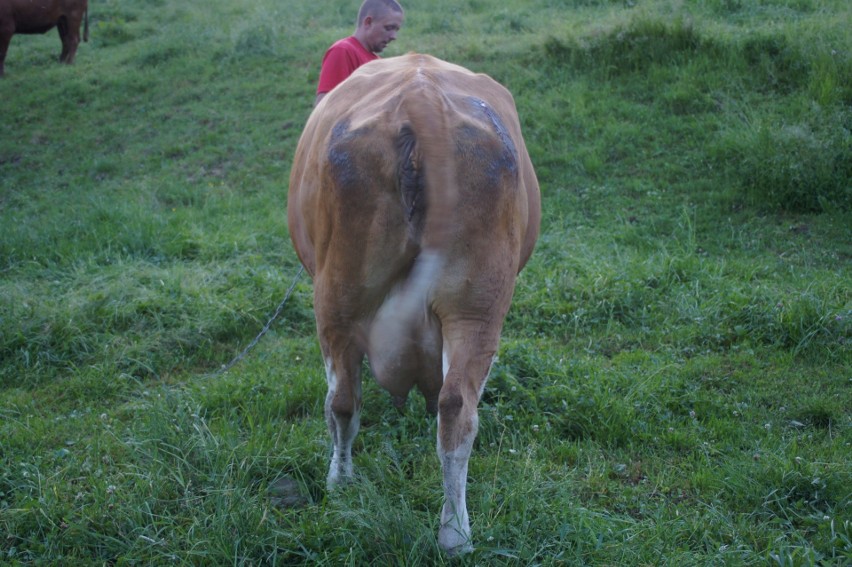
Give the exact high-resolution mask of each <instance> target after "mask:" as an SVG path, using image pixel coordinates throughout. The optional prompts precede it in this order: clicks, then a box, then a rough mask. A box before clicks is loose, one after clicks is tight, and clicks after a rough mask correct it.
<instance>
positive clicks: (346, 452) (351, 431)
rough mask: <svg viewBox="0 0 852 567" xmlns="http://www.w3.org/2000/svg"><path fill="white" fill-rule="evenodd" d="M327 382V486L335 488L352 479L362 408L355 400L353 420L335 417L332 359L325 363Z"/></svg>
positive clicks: (335, 391)
mask: <svg viewBox="0 0 852 567" xmlns="http://www.w3.org/2000/svg"><path fill="white" fill-rule="evenodd" d="M325 372H326V381H327V382H328V393H327V394H326V396H325V417H326V421H327V422H328V427H329V433H330V434H331V442H332V456H331V463H330V464H329V467H328V477H327V479H326V484H327V486H328V487H329V488H334V487H335V486H337V485H338V484H340V483H341V482H343V481H345V480H347V479H349V478H351V477H352V474H353V470H352V443H353V441H354V440H355V436H356V435H357V434H358V429H359V427H360V424H361V419H360V413H361V412H360V408H359V407H358V406H359V404H358V401H357V400H354V405H355V408H354V411H353V413H352V417H351V418H344V417H342V416H340V415H335V414H334V412H333V411H332V409H331V404H332V401H333V400H334V395H335V394H336V393H337V381H338V379H337V374H336V373H335V372H334V365H333V363H332V361H331V358H327V359H326V361H325ZM355 394H356V396H357V399H360V397H361V392H360V388H359V389H358V391H356V393H355Z"/></svg>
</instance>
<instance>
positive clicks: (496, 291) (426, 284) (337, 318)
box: [287, 54, 541, 553]
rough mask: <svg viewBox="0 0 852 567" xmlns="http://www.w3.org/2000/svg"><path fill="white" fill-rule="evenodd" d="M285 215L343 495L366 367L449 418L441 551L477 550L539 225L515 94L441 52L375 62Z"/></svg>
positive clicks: (400, 393)
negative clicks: (473, 504)
mask: <svg viewBox="0 0 852 567" xmlns="http://www.w3.org/2000/svg"><path fill="white" fill-rule="evenodd" d="M287 217H288V222H289V228H290V236H291V238H292V240H293V244H294V246H295V248H296V251H297V253H298V255H299V259H300V260H301V261H302V264H304V266H305V268H306V269H307V271H308V272H309V273H310V274H311V276H312V277H313V280H314V311H315V313H316V321H317V334H318V335H319V341H320V346H321V349H322V355H323V357H324V361H325V369H326V376H327V379H328V394H327V396H326V400H325V414H326V420H327V421H328V427H329V430H330V432H331V438H332V442H333V456H332V459H331V466H330V468H329V472H328V484H329V486H330V487H334V486H335V485H336V484H338V483H339V482H341V481H343V480H345V479H347V478H348V477H351V476H352V453H351V451H352V442H353V439H354V438H355V435H356V433H357V432H358V426H359V414H360V410H361V378H360V368H361V362H362V360H363V358H364V356H365V355H366V356H367V358H368V359H369V361H370V365H371V368H372V370H373V374H374V375H375V376H376V379H377V381H378V382H379V384H380V385H381V386H382V387H383V388H385V389H387V390H388V391H389V392H390V393H391V395H392V396H393V399H394V402H395V403H396V404H397V406H398V407H401V406H402V404H404V402H405V399H406V397H407V395H408V392H409V391H410V390H411V389H412V388H413V387H415V386H416V387H417V388H418V389H419V390H420V391H421V392H422V393H423V394H424V396H425V397H426V403H427V407H428V408H429V410H430V411H432V412H435V411H437V412H438V455H439V457H440V460H441V465H442V467H443V476H444V506H443V511H442V512H441V526H440V531H439V533H438V542H439V544H440V545H441V547H442V548H444V549H445V550H447V551H448V552H450V553H459V552H463V551H468V550H470V549H471V548H472V545H471V539H470V523H469V521H468V513H467V505H466V502H465V487H466V483H467V465H468V460H469V458H470V453H471V448H472V447H473V441H474V438H475V436H476V431H477V424H478V417H477V404H478V402H479V398H480V396H481V394H482V390H483V387H484V386H485V381H486V379H487V377H488V372H489V370H490V368H491V364H492V361H493V358H494V356H495V353H496V352H497V346H498V342H499V338H500V331H501V329H502V326H503V320H504V318H505V316H506V312H507V311H508V309H509V303H510V302H511V299H512V293H513V291H514V287H515V278H516V276H517V274H518V272H519V271H520V270H521V268H523V266H524V264H525V263H526V261H527V259H528V258H529V257H530V254H531V253H532V251H533V247H534V245H535V241H536V238H537V236H538V228H539V221H540V218H541V205H540V196H539V187H538V181H537V180H536V176H535V172H534V171H533V166H532V163H531V162H530V158H529V155H528V154H527V150H526V146H525V145H524V140H523V138H522V137H521V127H520V124H519V122H518V115H517V111H516V110H515V103H514V100H513V99H512V95H511V94H510V93H509V92H508V91H507V90H506V89H505V88H503V87H502V86H501V85H500V84H498V83H496V82H495V81H494V80H492V79H491V78H490V77H488V76H486V75H481V74H474V73H471V72H470V71H468V70H467V69H464V68H462V67H459V66H457V65H453V64H451V63H447V62H445V61H441V60H439V59H435V58H433V57H430V56H428V55H418V54H410V55H406V56H403V57H394V58H388V59H382V60H378V61H374V62H371V63H368V64H366V65H364V66H363V67H361V68H360V69H358V70H357V71H356V72H355V73H354V74H353V75H352V76H351V77H350V78H349V79H347V80H346V81H344V82H343V83H341V84H340V85H339V86H338V87H337V88H335V89H334V90H333V91H331V93H329V95H328V96H327V97H325V98H324V99H323V100H322V101H321V102H320V104H319V105H318V106H317V107H316V108H315V109H314V111H313V113H312V114H311V116H310V118H309V119H308V122H307V125H306V126H305V130H304V132H303V133H302V137H301V139H300V140H299V145H298V147H297V149H296V157H295V161H294V164H293V169H292V172H291V176H290V192H289V199H288V215H287Z"/></svg>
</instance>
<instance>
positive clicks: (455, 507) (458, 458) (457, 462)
mask: <svg viewBox="0 0 852 567" xmlns="http://www.w3.org/2000/svg"><path fill="white" fill-rule="evenodd" d="M439 420H440V416H439ZM477 422H478V418H477V417H476V416H475V415H474V416H473V428H472V431H471V432H470V433H469V434H468V436H467V437H466V438H465V439H463V440H462V442H461V444H459V446H458V447H456V449H454V450H453V451H445V450H444V448H443V447H442V445H441V438H440V434H439V437H438V457H439V458H440V459H441V466H442V468H443V474H444V506H443V508H442V510H441V528H440V530H439V531H438V543H439V545H440V546H441V547H442V548H443V549H445V550H446V551H447V552H448V553H450V554H451V555H455V554H458V553H466V552H469V551H472V550H473V544H472V543H471V537H470V536H471V533H470V519H469V517H468V514H467V500H466V498H467V496H466V493H467V465H468V462H469V461H470V453H471V451H472V449H473V440H474V439H475V438H476V430H477ZM439 429H440V427H439Z"/></svg>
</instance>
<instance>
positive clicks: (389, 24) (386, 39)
mask: <svg viewBox="0 0 852 567" xmlns="http://www.w3.org/2000/svg"><path fill="white" fill-rule="evenodd" d="M404 20H405V16H403V15H402V14H400V13H398V12H388V13H386V14H385V15H383V16H378V17H376V18H372V17H367V18H365V19H364V25H365V26H366V34H365V40H366V41H365V43H366V44H367V45H366V47H367V49H369V50H370V51H372V52H373V53H381V52H382V50H384V48H385V47H387V46H388V44H389V43H390V42H392V41H393V40H395V39H396V34H397V33H398V32H399V30H400V28H401V27H402V23H403V21H404Z"/></svg>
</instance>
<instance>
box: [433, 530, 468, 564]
mask: <svg viewBox="0 0 852 567" xmlns="http://www.w3.org/2000/svg"><path fill="white" fill-rule="evenodd" d="M438 545H440V546H441V549H443V550H444V552H445V553H446V554H447V555H449V556H450V557H454V556H456V555H464V554H465V553H470V552H471V551H473V543H472V542H471V541H470V535H469V534H467V535H466V534H464V533H462V532H460V531H459V530H458V529H455V528H451V527H449V526H444V527H442V528H441V531H439V532H438Z"/></svg>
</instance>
